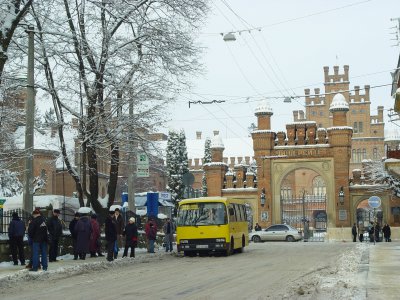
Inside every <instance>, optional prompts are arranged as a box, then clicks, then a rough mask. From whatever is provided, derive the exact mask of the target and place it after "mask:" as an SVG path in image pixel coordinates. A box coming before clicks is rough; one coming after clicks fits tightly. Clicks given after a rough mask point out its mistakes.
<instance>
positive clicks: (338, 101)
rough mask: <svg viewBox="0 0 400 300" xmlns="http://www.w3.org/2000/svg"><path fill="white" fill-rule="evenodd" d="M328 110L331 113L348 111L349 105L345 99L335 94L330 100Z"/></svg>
mask: <svg viewBox="0 0 400 300" xmlns="http://www.w3.org/2000/svg"><path fill="white" fill-rule="evenodd" d="M329 110H330V111H331V112H332V111H341V110H342V111H348V110H349V104H348V103H347V101H346V98H345V97H344V96H343V94H341V93H337V94H336V95H335V96H334V97H333V100H332V103H331V106H330V107H329Z"/></svg>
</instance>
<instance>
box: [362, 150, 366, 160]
mask: <svg viewBox="0 0 400 300" xmlns="http://www.w3.org/2000/svg"><path fill="white" fill-rule="evenodd" d="M362 159H367V149H365V148H363V149H362Z"/></svg>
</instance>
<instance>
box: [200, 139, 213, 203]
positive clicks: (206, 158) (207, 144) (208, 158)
mask: <svg viewBox="0 0 400 300" xmlns="http://www.w3.org/2000/svg"><path fill="white" fill-rule="evenodd" d="M210 162H211V140H210V138H206V141H205V143H204V157H203V168H204V165H205V164H207V163H210ZM201 183H202V196H203V197H207V179H206V173H205V172H204V171H203V178H202V181H201Z"/></svg>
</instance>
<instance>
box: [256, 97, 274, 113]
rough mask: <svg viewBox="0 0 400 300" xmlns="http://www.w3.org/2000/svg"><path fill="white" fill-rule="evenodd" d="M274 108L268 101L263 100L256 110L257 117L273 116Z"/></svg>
mask: <svg viewBox="0 0 400 300" xmlns="http://www.w3.org/2000/svg"><path fill="white" fill-rule="evenodd" d="M273 113H274V112H273V111H272V107H271V105H270V104H269V102H268V101H267V100H263V101H261V102H260V103H259V105H258V106H257V107H256V109H255V115H273Z"/></svg>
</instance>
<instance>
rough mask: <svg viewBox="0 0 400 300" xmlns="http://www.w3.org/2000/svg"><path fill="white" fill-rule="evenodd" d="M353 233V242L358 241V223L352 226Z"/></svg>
mask: <svg viewBox="0 0 400 300" xmlns="http://www.w3.org/2000/svg"><path fill="white" fill-rule="evenodd" d="M351 234H352V235H353V242H356V241H357V226H356V223H354V224H353V227H352V228H351Z"/></svg>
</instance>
